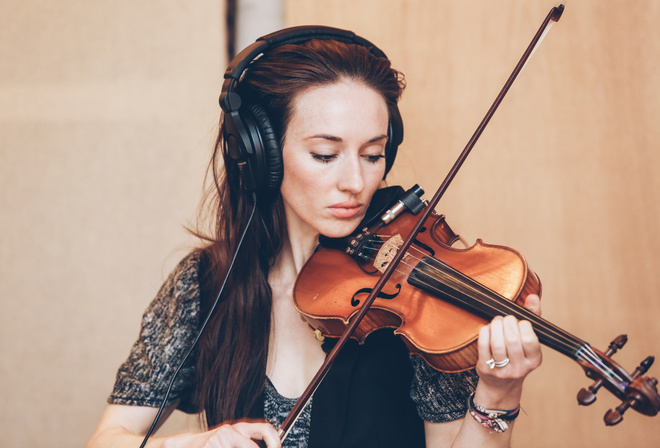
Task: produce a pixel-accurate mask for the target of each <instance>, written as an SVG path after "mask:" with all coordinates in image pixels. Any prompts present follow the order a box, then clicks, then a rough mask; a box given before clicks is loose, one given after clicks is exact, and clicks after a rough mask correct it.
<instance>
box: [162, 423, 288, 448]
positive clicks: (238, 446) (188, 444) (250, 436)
mask: <svg viewBox="0 0 660 448" xmlns="http://www.w3.org/2000/svg"><path fill="white" fill-rule="evenodd" d="M261 440H263V442H264V443H265V445H262V446H266V447H268V448H280V447H281V445H280V438H279V436H278V434H277V431H276V430H275V428H273V426H272V425H271V424H270V423H265V422H264V423H260V422H236V423H231V424H229V423H227V424H223V425H220V426H218V427H217V428H214V429H212V430H210V431H207V432H204V433H201V434H182V435H179V436H173V437H169V438H167V439H166V440H165V441H164V443H163V448H256V447H258V446H259V445H258V444H257V442H255V441H261Z"/></svg>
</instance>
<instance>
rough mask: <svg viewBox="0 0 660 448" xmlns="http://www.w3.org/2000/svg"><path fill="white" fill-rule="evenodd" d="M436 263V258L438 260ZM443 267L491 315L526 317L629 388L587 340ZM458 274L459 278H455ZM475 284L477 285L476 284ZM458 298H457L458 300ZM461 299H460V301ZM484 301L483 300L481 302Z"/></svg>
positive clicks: (380, 238)
mask: <svg viewBox="0 0 660 448" xmlns="http://www.w3.org/2000/svg"><path fill="white" fill-rule="evenodd" d="M384 238H389V236H386V235H374V238H371V239H370V241H369V243H374V242H375V243H376V245H378V244H380V245H382V244H383V239H384ZM363 248H364V249H368V250H371V251H378V250H379V248H378V247H371V246H363ZM412 251H416V252H419V253H420V254H421V255H420V256H429V255H428V254H426V253H425V252H424V251H422V250H421V249H419V248H418V247H415V246H411V247H410V248H409V252H408V254H407V255H409V256H410V257H411V258H412V259H413V260H416V261H417V262H418V263H422V264H424V265H425V266H427V267H429V268H431V269H437V267H435V266H431V265H430V264H429V263H427V262H425V261H424V259H423V258H420V256H415V255H413V254H412V253H411V252H412ZM369 259H370V260H373V259H374V258H373V257H369ZM436 260H437V259H436ZM437 261H438V262H439V263H441V265H444V266H445V267H446V268H447V270H445V271H443V273H444V274H445V275H446V276H449V277H450V278H452V279H453V280H455V281H457V282H458V283H459V284H460V285H461V286H462V287H463V288H465V289H466V290H469V291H472V293H473V294H475V295H477V296H478V295H481V296H482V299H480V298H479V297H474V296H472V297H471V298H472V299H475V300H477V301H478V303H480V304H482V305H485V306H486V307H487V309H488V311H490V312H491V313H493V312H494V313H496V314H500V315H506V314H514V315H521V314H522V315H523V316H522V317H524V318H526V319H528V320H530V321H532V322H534V323H535V324H536V326H535V329H536V330H537V331H539V332H540V333H542V334H543V335H544V336H546V337H547V338H548V339H549V340H552V341H554V342H556V343H557V344H559V345H561V346H563V347H564V348H565V350H566V353H567V354H569V355H571V356H573V357H575V358H576V359H579V360H582V361H584V362H586V363H589V364H591V365H592V366H594V367H595V368H596V369H597V370H599V371H601V372H602V373H603V374H604V375H607V376H608V377H610V378H613V379H615V380H616V381H618V382H619V383H620V384H622V385H626V384H627V381H626V380H624V379H623V378H621V377H620V376H619V375H618V374H617V373H616V372H615V371H613V370H612V369H610V368H609V367H608V366H607V365H606V364H605V363H604V362H603V360H602V358H601V357H600V356H599V355H598V354H597V353H596V352H595V351H594V350H593V349H592V348H591V346H590V345H589V344H587V343H586V342H584V341H581V340H579V339H578V338H576V337H575V336H572V335H571V334H570V333H567V332H566V331H564V330H562V329H561V328H559V327H557V326H555V325H554V324H552V323H550V322H548V321H546V320H543V319H541V318H540V317H538V316H536V314H534V313H533V312H531V311H529V310H527V309H526V308H524V307H521V306H520V305H518V304H515V303H513V302H511V301H510V300H508V299H506V298H505V297H502V296H501V295H499V294H497V293H496V292H494V291H492V290H490V289H488V288H486V287H484V286H483V285H480V284H478V283H477V284H478V285H479V287H476V286H475V285H473V284H472V283H473V282H474V281H473V280H472V279H470V281H465V280H463V278H469V277H466V276H464V274H462V273H460V272H459V271H456V270H455V269H454V268H452V267H451V266H448V265H446V264H444V263H442V262H440V261H439V260H437ZM400 263H401V264H404V265H406V266H407V267H408V268H410V269H411V270H412V269H414V266H412V265H411V264H409V263H407V262H405V261H404V260H402V261H401V262H400ZM396 272H397V273H400V274H402V275H407V274H408V273H406V272H403V271H401V270H399V269H397V270H396ZM456 274H458V275H456ZM474 283H476V282H474ZM482 288H483V290H485V291H487V292H488V294H484V293H483V291H482V290H481V289H482ZM483 298H486V299H487V300H488V301H490V302H491V303H490V304H488V303H485V302H483ZM456 299H458V298H456ZM459 300H460V299H459ZM479 300H481V301H479Z"/></svg>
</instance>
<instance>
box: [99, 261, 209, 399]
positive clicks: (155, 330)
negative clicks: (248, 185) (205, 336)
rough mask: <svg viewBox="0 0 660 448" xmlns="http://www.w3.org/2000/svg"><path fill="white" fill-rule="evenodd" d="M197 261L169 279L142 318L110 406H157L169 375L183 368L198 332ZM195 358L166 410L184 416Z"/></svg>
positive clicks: (181, 265) (182, 373)
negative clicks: (176, 408)
mask: <svg viewBox="0 0 660 448" xmlns="http://www.w3.org/2000/svg"><path fill="white" fill-rule="evenodd" d="M199 263H200V260H199V255H198V254H195V253H193V254H190V255H188V256H187V257H186V258H184V259H183V260H182V261H181V262H180V263H179V264H178V266H177V267H176V268H175V269H174V270H173V271H172V273H171V274H170V275H169V276H168V278H167V280H166V281H165V283H163V285H162V286H161V288H160V290H159V291H158V294H157V295H156V297H155V298H154V300H153V301H152V302H151V304H150V305H149V306H148V307H147V309H146V311H145V312H144V315H143V316H142V326H141V329H140V334H139V336H138V339H137V341H136V342H135V343H134V344H133V347H132V348H131V351H130V353H129V355H128V358H127V359H126V361H124V363H123V364H122V365H121V366H120V367H119V370H118V371H117V377H116V380H115V385H114V389H113V391H112V393H111V395H110V397H109V398H108V403H111V404H125V405H132V406H152V407H158V406H160V405H161V402H162V400H163V398H164V397H165V394H166V391H167V388H168V385H169V383H170V381H171V378H172V375H173V374H174V372H175V371H176V369H177V368H178V367H179V365H180V364H181V362H182V360H183V358H184V357H185V355H186V353H187V352H188V350H189V349H190V346H191V345H192V342H193V341H194V339H195V337H196V336H197V332H198V328H199V309H200V289H199ZM194 358H195V357H194V356H191V357H190V358H189V359H188V360H187V361H186V364H185V365H184V366H183V368H182V369H181V371H180V372H179V374H178V375H177V378H176V380H175V382H174V385H173V387H172V391H171V393H170V396H169V398H168V400H167V405H170V404H174V403H177V402H179V403H180V405H179V407H180V408H182V410H184V411H186V412H192V410H191V409H190V410H189V409H186V406H187V404H186V405H184V406H182V405H181V403H188V401H189V400H188V398H189V397H188V396H187V395H189V394H190V392H191V390H192V388H193V381H194V377H195V375H194V369H195V359H194Z"/></svg>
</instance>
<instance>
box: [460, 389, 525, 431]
mask: <svg viewBox="0 0 660 448" xmlns="http://www.w3.org/2000/svg"><path fill="white" fill-rule="evenodd" d="M468 410H469V411H470V415H472V417H473V418H474V419H475V420H476V421H477V422H479V423H481V424H482V425H483V426H485V427H486V428H487V429H488V430H489V431H490V432H504V431H506V430H507V428H508V427H509V425H508V423H511V422H512V421H514V420H515V419H516V418H517V417H518V414H520V405H518V406H517V407H516V408H515V409H510V410H503V409H486V408H484V407H483V406H480V405H478V404H477V403H475V402H474V392H472V393H471V394H470V396H469V397H468Z"/></svg>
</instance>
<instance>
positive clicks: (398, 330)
mask: <svg viewBox="0 0 660 448" xmlns="http://www.w3.org/2000/svg"><path fill="white" fill-rule="evenodd" d="M390 189H393V190H394V192H393V191H391V190H390V191H386V192H383V193H381V194H386V195H389V196H391V195H392V194H393V193H394V194H395V195H396V196H398V199H396V202H395V204H394V206H393V207H391V208H388V209H387V210H386V211H385V212H384V213H383V215H382V216H381V217H380V219H378V220H377V222H376V223H375V224H374V225H372V226H370V227H364V228H362V229H361V231H360V232H359V233H358V234H356V235H353V236H349V237H346V238H342V239H338V240H330V239H322V240H321V245H320V246H319V247H318V248H317V250H316V252H315V253H314V254H313V255H312V257H311V258H310V259H309V260H308V261H307V263H306V264H305V266H304V267H303V269H302V270H301V272H300V274H299V276H298V279H297V281H296V285H295V287H294V305H295V306H296V308H297V309H298V311H299V312H300V313H301V314H303V315H304V316H305V319H306V320H307V322H308V323H309V325H310V326H311V327H313V328H314V329H316V330H318V331H320V332H321V333H322V334H323V335H324V336H329V337H339V336H341V335H342V334H343V333H344V331H345V329H346V327H347V326H348V323H349V322H350V321H351V320H352V319H353V318H354V316H355V315H356V314H357V313H358V311H359V309H360V308H359V307H360V304H361V303H362V301H363V300H364V298H365V297H366V295H367V294H369V293H370V292H371V291H372V287H373V285H374V282H375V281H374V279H375V278H377V277H379V276H381V275H382V273H383V272H384V270H385V268H386V266H387V265H388V264H389V263H390V262H391V260H392V258H393V256H392V254H393V253H394V252H396V251H397V250H398V247H399V246H400V245H401V242H402V241H403V240H402V238H401V235H407V234H408V233H409V232H410V229H411V228H412V226H413V224H414V223H415V222H416V221H417V218H416V217H415V214H414V211H415V209H419V208H420V207H424V206H425V203H424V201H423V200H421V198H420V197H419V195H420V193H421V189H420V188H419V187H418V186H415V187H413V188H412V189H410V190H409V191H408V192H406V193H405V194H402V191H403V189H401V188H400V187H390ZM376 200H378V199H376ZM406 204H414V205H413V206H412V207H410V206H408V205H406ZM460 240H461V239H460V237H459V235H457V234H456V233H455V232H454V231H453V230H452V229H451V227H450V226H449V225H448V224H447V222H446V219H445V217H444V216H443V215H438V214H436V213H431V214H430V216H429V218H428V219H427V220H426V222H425V223H424V225H423V226H422V229H421V231H420V232H419V233H418V234H417V237H416V238H415V239H414V240H413V243H412V245H411V246H410V248H409V249H408V251H407V253H406V254H405V255H403V257H402V261H401V262H400V263H399V265H398V267H397V269H396V270H395V272H394V273H393V274H392V275H391V277H390V279H389V281H388V282H387V283H386V285H385V287H384V288H383V289H382V290H381V292H380V293H379V294H378V297H377V298H376V300H375V301H374V302H373V303H372V305H371V306H370V309H369V311H368V312H367V314H366V316H365V317H364V318H363V319H362V320H361V322H360V324H359V325H358V326H357V329H356V330H355V332H354V333H353V336H352V337H353V338H355V339H357V340H358V341H360V342H364V339H365V338H366V337H367V336H368V335H369V334H370V333H372V332H374V331H376V330H379V329H382V328H392V329H394V333H395V334H397V335H399V336H400V337H401V338H402V339H403V341H404V342H405V344H406V345H407V347H408V349H409V350H410V352H411V353H413V354H415V355H418V356H421V357H422V358H424V359H425V360H426V362H427V363H428V364H429V365H431V366H432V367H434V368H435V369H437V370H441V371H444V372H460V371H464V370H468V369H470V368H473V367H474V366H475V365H476V362H477V345H476V341H477V338H478V335H479V330H480V329H481V328H482V327H483V326H484V325H486V324H487V323H488V322H489V321H490V320H491V319H492V318H493V317H495V316H504V315H513V316H515V317H517V318H518V319H521V320H522V319H524V320H528V321H530V322H531V323H532V326H533V328H534V331H535V332H536V334H537V335H538V337H539V341H540V342H541V343H542V344H544V345H546V346H548V347H550V348H552V349H554V350H556V351H558V352H559V353H561V354H563V355H565V356H568V357H569V358H571V359H573V360H575V361H577V362H578V364H579V365H580V366H581V367H582V368H583V369H584V371H585V373H586V375H587V377H589V378H591V379H594V380H595V382H594V383H593V384H592V385H591V386H590V387H588V388H583V389H582V390H580V392H579V393H578V403H579V404H581V405H590V404H592V403H593V402H594V401H595V400H596V392H597V391H598V390H599V389H600V388H601V387H602V386H604V387H605V388H606V389H607V390H609V391H610V392H612V393H613V394H614V395H615V396H617V397H618V398H619V399H621V400H622V404H621V405H620V406H618V407H617V408H616V409H611V410H609V411H607V413H606V414H605V424H606V425H615V424H617V423H619V422H621V421H622V420H623V413H624V412H625V411H626V410H627V409H628V408H633V409H635V410H636V411H638V412H640V413H642V414H645V415H649V416H654V415H656V414H657V413H658V411H660V396H659V395H658V390H657V383H658V381H657V379H655V378H647V377H644V376H643V375H644V373H646V371H647V370H648V369H649V367H651V365H652V364H653V361H654V357H653V356H649V357H647V358H646V359H645V360H644V361H642V362H641V363H640V365H639V366H638V367H637V368H636V369H635V371H634V372H633V373H632V374H629V373H628V372H626V370H625V369H623V368H622V367H621V366H620V365H619V364H617V363H616V362H615V361H614V360H612V358H611V356H612V355H613V354H614V353H616V351H617V350H619V349H621V348H622V347H623V345H624V344H625V343H626V340H627V338H626V336H625V335H621V336H618V337H617V338H615V339H614V341H612V343H611V344H610V346H609V348H608V349H607V351H606V352H605V353H603V352H601V351H599V350H597V349H595V348H593V347H592V346H591V345H590V344H588V343H587V342H585V341H583V340H581V339H579V338H577V337H576V336H573V335H572V334H570V333H569V332H567V331H565V330H563V329H561V328H560V327H558V326H557V325H554V324H552V323H551V322H549V321H547V320H545V319H543V318H541V317H539V316H537V315H536V314H534V313H533V312H531V311H529V310H527V309H526V308H524V307H523V306H522V300H523V299H524V297H526V296H527V295H529V294H538V295H541V281H540V279H539V277H538V275H536V273H534V272H533V271H532V270H530V268H529V266H528V264H527V261H526V260H525V258H524V257H523V256H522V255H521V254H520V253H519V252H518V251H516V250H514V249H512V248H510V247H506V246H498V245H491V244H486V243H484V242H483V241H481V240H477V242H476V243H475V244H474V245H472V246H471V247H469V248H465V249H461V248H456V247H454V246H453V245H454V244H455V243H456V242H458V241H460ZM319 279H323V280H322V282H320V281H319Z"/></svg>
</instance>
